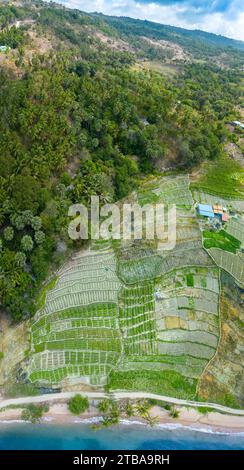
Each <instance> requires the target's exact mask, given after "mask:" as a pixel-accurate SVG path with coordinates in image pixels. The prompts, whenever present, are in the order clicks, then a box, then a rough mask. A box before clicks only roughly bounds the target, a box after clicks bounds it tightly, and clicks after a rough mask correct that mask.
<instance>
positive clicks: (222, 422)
mask: <svg viewBox="0 0 244 470" xmlns="http://www.w3.org/2000/svg"><path fill="white" fill-rule="evenodd" d="M177 409H178V410H179V411H180V414H179V417H178V418H172V417H170V416H169V412H168V411H167V410H165V409H163V408H160V407H158V406H154V407H152V408H151V412H150V413H151V415H152V416H155V417H157V418H158V421H157V424H156V426H160V427H163V426H165V427H166V426H172V427H173V426H177V427H178V426H182V427H186V428H189V429H195V430H198V429H199V431H200V430H201V431H205V432H221V433H244V417H242V416H232V415H224V414H222V413H218V412H210V413H207V414H206V415H203V414H202V413H199V412H198V411H197V410H195V409H193V408H186V407H177ZM21 411H22V410H21V408H8V409H5V410H2V411H0V425H1V423H4V424H6V423H16V422H21ZM99 416H100V415H99V413H98V411H97V410H96V408H95V407H93V406H90V409H89V412H86V413H84V414H82V415H80V416H74V415H71V413H70V412H69V410H68V407H67V403H55V404H51V405H50V408H49V411H48V413H46V414H45V416H44V417H43V419H42V422H43V423H46V424H47V425H48V424H52V423H54V424H59V423H60V424H62V425H64V424H71V423H82V422H83V423H91V424H92V423H93V422H97V421H98V420H99ZM122 422H126V423H128V424H129V423H130V422H131V424H135V422H138V424H144V425H148V424H147V423H146V421H145V420H143V419H142V418H140V417H139V416H133V417H132V418H127V417H122Z"/></svg>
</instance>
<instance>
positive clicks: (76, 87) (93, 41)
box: [0, 1, 244, 319]
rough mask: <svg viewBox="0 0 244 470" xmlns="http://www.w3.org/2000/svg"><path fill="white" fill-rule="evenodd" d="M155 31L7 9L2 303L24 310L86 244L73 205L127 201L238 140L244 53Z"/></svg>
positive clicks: (0, 198) (2, 55)
mask: <svg viewBox="0 0 244 470" xmlns="http://www.w3.org/2000/svg"><path fill="white" fill-rule="evenodd" d="M131 22H132V27H131V30H130V31H129V24H130V23H131ZM134 24H135V26H136V25H138V30H137V29H136V28H135V27H134ZM143 25H144V28H143ZM123 26H124V27H123ZM150 28H154V29H155V30H157V29H158V28H159V29H160V28H162V31H166V30H167V28H166V27H163V26H159V25H152V24H151V23H150V24H148V23H143V22H135V21H134V20H128V19H118V20H117V19H114V18H107V17H103V16H102V15H96V14H93V15H88V14H85V13H82V12H79V11H77V10H76V11H74V10H68V9H65V8H63V7H61V6H60V5H54V4H45V3H42V2H39V1H37V2H33V1H32V2H22V3H21V2H19V1H18V2H4V4H2V6H0V29H1V31H0V46H3V49H4V50H3V51H1V52H0V250H1V256H0V305H2V306H3V308H4V309H6V310H7V311H8V312H10V313H11V315H12V316H13V318H15V319H18V318H22V317H23V316H26V315H30V314H33V313H34V312H35V310H36V302H35V298H36V295H37V294H38V291H39V289H40V286H41V285H42V282H43V281H44V280H45V279H47V278H48V275H49V274H50V272H51V270H54V269H55V268H56V267H57V266H59V265H60V263H62V262H63V261H64V260H65V259H66V258H67V256H68V255H69V253H70V252H71V250H73V249H78V248H79V247H80V246H81V245H77V244H75V243H74V242H72V241H71V240H69V238H68V235H67V224H68V216H67V214H68V208H69V206H70V204H72V203H75V202H87V201H88V200H89V197H90V196H91V195H93V194H98V195H100V196H101V197H102V199H103V200H104V201H115V200H117V199H119V198H122V197H124V196H126V195H127V194H128V193H129V192H130V191H132V190H133V188H136V187H137V186H138V185H139V184H140V181H141V179H142V178H144V177H145V176H147V175H151V174H158V173H162V172H164V171H165V170H169V169H174V171H180V170H181V171H190V170H191V169H192V168H193V167H195V166H198V165H199V164H200V163H201V162H203V161H205V160H207V161H213V160H217V159H218V158H220V157H221V155H222V154H223V146H224V143H225V142H226V141H231V140H233V139H235V135H234V134H231V133H230V132H229V130H228V128H227V126H226V123H227V122H229V121H230V120H232V119H238V118H240V116H239V114H238V113H239V110H240V106H241V104H242V101H241V100H242V99H243V98H242V96H243V73H242V72H241V67H242V64H243V63H244V52H242V51H241V50H238V49H237V48H236V49H234V48H231V49H230V50H229V49H228V48H227V49H226V48H225V47H223V46H222V45H221V46H220V45H219V46H218V47H216V46H215V45H211V47H210V45H209V44H208V45H206V44H207V43H206V42H204V41H202V40H201V41H200V40H199V41H196V40H195V35H196V34H197V33H189V35H188V36H187V35H186V34H185V33H182V35H181V36H180V37H181V39H180V38H179V37H178V36H177V38H176V37H175V40H174V42H172V41H171V40H170V37H169V35H168V36H167V37H166V36H164V39H161V36H160V37H159V36H157V35H156V33H155V32H152V30H150ZM150 31H151V32H150ZM169 31H170V30H169ZM160 34H161V33H160ZM165 34H166V33H165ZM168 34H169V33H168ZM172 34H173V29H172V30H171V37H172ZM177 34H178V33H177ZM179 34H180V33H179ZM191 34H192V37H194V40H193V39H192V41H191ZM201 34H202V33H201ZM204 34H205V33H204ZM210 36H211V37H212V35H210ZM210 36H209V37H210ZM184 38H186V39H185V42H184ZM190 42H191V46H190ZM200 44H201V45H200ZM204 44H205V45H204ZM233 44H235V43H233ZM219 47H221V53H220V50H219ZM208 51H209V52H208Z"/></svg>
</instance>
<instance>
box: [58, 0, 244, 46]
mask: <svg viewBox="0 0 244 470" xmlns="http://www.w3.org/2000/svg"><path fill="white" fill-rule="evenodd" d="M236 2H237V3H238V4H239V0H234V1H233V3H232V4H231V5H230V8H229V9H228V10H227V11H225V12H223V13H221V12H212V13H211V14H209V13H204V14H203V13H201V14H200V12H199V8H194V7H193V6H189V5H188V4H187V1H186V2H185V3H184V2H183V3H177V0H176V1H175V3H172V4H171V5H160V4H158V3H155V2H153V1H152V2H149V3H141V2H140V0H138V1H136V0H60V1H59V3H63V4H65V5H66V6H67V7H70V8H77V9H80V10H83V11H86V12H95V11H96V12H101V13H104V14H105V15H116V16H130V17H132V18H138V19H142V20H145V19H147V20H150V21H155V22H157V23H163V24H169V25H172V26H180V27H182V28H187V29H201V30H203V31H208V32H211V33H215V34H222V35H223V36H227V37H231V38H234V39H240V40H242V41H244V5H243V11H240V9H239V8H237V3H236ZM239 5H240V4H239ZM235 7H236V8H235Z"/></svg>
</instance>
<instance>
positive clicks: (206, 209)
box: [197, 204, 214, 218]
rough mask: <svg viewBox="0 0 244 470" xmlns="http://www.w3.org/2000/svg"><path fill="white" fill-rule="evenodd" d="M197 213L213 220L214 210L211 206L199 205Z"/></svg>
mask: <svg viewBox="0 0 244 470" xmlns="http://www.w3.org/2000/svg"><path fill="white" fill-rule="evenodd" d="M197 212H198V214H199V215H201V216H203V217H211V218H213V217H214V211H213V208H212V206H210V205H209V204H198V206H197Z"/></svg>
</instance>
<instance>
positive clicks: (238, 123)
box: [232, 121, 244, 129]
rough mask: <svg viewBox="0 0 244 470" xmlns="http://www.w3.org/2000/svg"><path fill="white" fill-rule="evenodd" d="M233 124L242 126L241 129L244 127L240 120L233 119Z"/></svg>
mask: <svg viewBox="0 0 244 470" xmlns="http://www.w3.org/2000/svg"><path fill="white" fill-rule="evenodd" d="M232 124H233V125H234V126H236V127H240V128H241V129H244V124H243V123H242V122H240V121H233V122H232Z"/></svg>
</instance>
